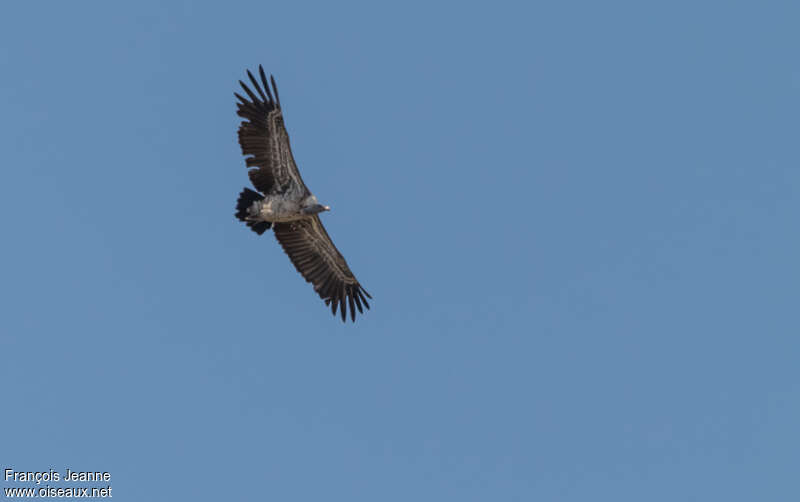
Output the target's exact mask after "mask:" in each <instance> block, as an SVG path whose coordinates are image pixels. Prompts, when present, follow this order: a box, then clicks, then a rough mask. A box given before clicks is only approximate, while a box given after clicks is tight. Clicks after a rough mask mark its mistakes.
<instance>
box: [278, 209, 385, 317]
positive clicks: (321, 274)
mask: <svg viewBox="0 0 800 502" xmlns="http://www.w3.org/2000/svg"><path fill="white" fill-rule="evenodd" d="M274 228H275V237H276V238H277V239H278V242H279V243H280V245H281V247H282V248H283V250H284V252H285V253H286V254H287V255H288V256H289V259H290V260H291V261H292V264H294V267H295V268H296V269H297V271H298V272H300V275H302V276H303V278H304V279H305V280H306V282H310V283H311V284H312V285H313V286H314V291H316V292H317V294H318V295H319V296H320V298H322V299H323V300H325V305H330V306H331V312H332V313H333V315H334V316H335V315H336V310H337V309H338V310H339V311H340V312H341V316H342V321H343V322H344V321H346V320H347V309H348V306H349V309H350V319H351V320H352V321H353V322H355V320H356V309H358V311H359V313H361V314H363V313H364V310H363V308H362V307H366V308H367V309H369V302H367V298H370V299H372V297H371V296H370V295H369V293H367V291H366V290H365V289H364V288H363V287H362V286H361V284H360V283H359V282H358V280H357V279H356V277H355V275H353V272H352V271H351V270H350V267H348V266H347V262H346V261H345V259H344V257H343V256H342V254H341V253H339V250H338V249H336V246H334V245H333V241H331V238H330V236H328V232H326V231H325V227H323V226H322V221H320V219H319V217H318V216H316V215H315V216H314V217H313V218H309V219H305V220H299V221H295V222H291V223H276V224H275V225H274Z"/></svg>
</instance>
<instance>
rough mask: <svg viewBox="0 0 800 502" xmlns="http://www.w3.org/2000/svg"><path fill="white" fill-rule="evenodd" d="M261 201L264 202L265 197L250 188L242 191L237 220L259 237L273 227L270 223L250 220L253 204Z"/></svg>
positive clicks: (237, 204) (237, 208)
mask: <svg viewBox="0 0 800 502" xmlns="http://www.w3.org/2000/svg"><path fill="white" fill-rule="evenodd" d="M261 200H264V196H263V195H261V194H260V193H258V192H254V191H253V190H250V189H249V188H245V189H244V190H242V193H240V194H239V200H238V201H236V218H238V219H239V221H243V222H245V223H246V224H247V226H248V227H250V228H251V229H252V230H253V232H255V233H257V234H258V235H261V234H263V233H264V232H266V231H267V230H269V228H270V227H271V226H272V223H270V222H268V221H254V220H251V219H250V218H249V216H250V210H251V208H252V207H253V204H255V203H256V202H259V201H261Z"/></svg>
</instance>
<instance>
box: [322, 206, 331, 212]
mask: <svg viewBox="0 0 800 502" xmlns="http://www.w3.org/2000/svg"><path fill="white" fill-rule="evenodd" d="M322 207H324V208H325V210H326V211H330V210H331V206H322Z"/></svg>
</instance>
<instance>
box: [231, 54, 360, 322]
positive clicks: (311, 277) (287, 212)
mask: <svg viewBox="0 0 800 502" xmlns="http://www.w3.org/2000/svg"><path fill="white" fill-rule="evenodd" d="M258 73H259V76H260V77H261V84H260V85H259V82H258V80H257V79H256V78H255V77H254V76H253V74H252V73H251V72H250V70H247V76H248V77H249V78H250V82H251V83H252V84H253V89H255V92H253V90H251V89H250V88H249V87H248V86H247V84H245V83H244V82H242V81H241V80H240V81H239V84H240V85H241V86H242V89H244V92H245V94H247V97H244V96H242V95H241V94H239V93H234V95H235V96H236V98H237V99H238V100H239V102H238V103H236V106H237V111H236V114H237V115H239V116H240V117H242V119H243V120H242V123H241V125H240V126H239V145H240V146H241V147H242V153H243V154H244V156H245V163H246V165H247V167H248V173H247V174H248V176H249V177H250V182H251V183H252V184H253V187H254V188H255V190H251V189H249V188H245V189H244V190H243V191H242V193H241V194H240V195H239V200H238V201H237V203H236V218H237V219H239V220H240V221H242V222H244V223H245V224H246V225H247V226H248V227H250V229H251V230H252V231H253V232H255V233H257V234H258V235H262V234H263V233H264V232H266V231H267V230H269V229H270V228H272V229H273V231H274V232H275V238H277V239H278V242H279V243H280V245H281V247H282V248H283V250H284V252H285V253H286V254H287V255H288V256H289V259H290V260H291V261H292V263H293V264H294V266H295V268H296V269H297V271H298V272H300V274H301V275H302V276H303V278H305V280H306V282H310V283H311V284H312V285H313V286H314V291H316V292H317V294H318V295H319V296H320V298H322V299H323V300H324V301H325V304H326V305H329V306H330V307H331V312H333V315H334V316H336V310H337V309H338V310H339V312H340V313H341V316H342V321H343V322H344V321H346V320H347V311H348V309H349V310H350V318H351V319H352V321H353V322H355V320H356V309H358V311H359V312H360V313H362V314H363V313H364V310H363V308H364V307H366V308H369V303H368V302H367V298H370V299H371V298H372V297H371V296H370V295H369V293H367V291H366V290H365V289H364V288H363V287H362V286H361V284H360V283H359V282H358V279H356V276H355V275H354V274H353V272H352V271H351V270H350V267H348V266H347V262H346V261H345V259H344V257H343V256H342V254H341V253H340V252H339V250H338V249H336V246H334V245H333V241H331V238H330V237H329V236H328V232H326V231H325V227H324V226H323V225H322V221H321V220H320V219H319V215H320V213H322V212H324V211H330V209H331V208H330V207H328V206H324V205H322V204H320V203H319V202H318V201H317V198H316V197H315V196H314V195H313V194H312V193H311V191H310V190H309V189H308V187H307V186H306V184H305V183H303V179H302V178H301V177H300V172H299V171H298V170H297V164H295V162H294V157H293V156H292V149H291V147H290V146H289V134H288V133H287V132H286V127H285V126H284V123H283V112H282V110H281V100H280V98H279V97H278V88H277V86H276V85H275V78H274V77H273V76H272V75H270V83H271V84H272V90H270V85H269V83H268V82H267V76H266V75H265V74H264V68H263V67H262V66H261V65H259V67H258Z"/></svg>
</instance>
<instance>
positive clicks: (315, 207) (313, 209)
mask: <svg viewBox="0 0 800 502" xmlns="http://www.w3.org/2000/svg"><path fill="white" fill-rule="evenodd" d="M330 210H331V207H330V206H323V205H322V204H312V205H310V206H308V207H306V208H305V209H303V212H304V213H305V214H318V213H321V212H323V211H330Z"/></svg>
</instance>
